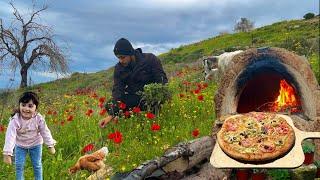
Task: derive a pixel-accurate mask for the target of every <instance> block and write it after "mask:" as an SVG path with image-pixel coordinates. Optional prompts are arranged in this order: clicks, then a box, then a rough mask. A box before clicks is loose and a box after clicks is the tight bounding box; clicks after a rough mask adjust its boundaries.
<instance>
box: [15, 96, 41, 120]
mask: <svg viewBox="0 0 320 180" xmlns="http://www.w3.org/2000/svg"><path fill="white" fill-rule="evenodd" d="M30 100H32V102H33V104H35V105H36V108H37V109H38V106H39V97H38V95H37V94H36V93H34V92H31V91H27V92H24V93H23V94H22V95H21V96H20V98H19V104H20V103H28V102H29V101H30ZM19 112H20V111H19V108H18V109H15V110H14V112H13V113H12V114H11V116H14V115H15V114H16V113H19Z"/></svg>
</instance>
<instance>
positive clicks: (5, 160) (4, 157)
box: [3, 155, 12, 165]
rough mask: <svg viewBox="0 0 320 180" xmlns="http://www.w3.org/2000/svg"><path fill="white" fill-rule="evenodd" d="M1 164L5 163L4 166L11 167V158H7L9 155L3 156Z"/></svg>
mask: <svg viewBox="0 0 320 180" xmlns="http://www.w3.org/2000/svg"><path fill="white" fill-rule="evenodd" d="M3 162H4V163H6V164H9V165H11V164H12V159H11V156H9V155H3Z"/></svg>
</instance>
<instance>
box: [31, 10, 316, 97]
mask: <svg viewBox="0 0 320 180" xmlns="http://www.w3.org/2000/svg"><path fill="white" fill-rule="evenodd" d="M264 46H273V47H282V48H286V49H288V50H290V51H293V52H296V53H297V54H299V55H307V56H308V59H309V60H310V63H311V65H312V68H313V69H314V71H315V74H316V76H317V79H318V81H319V80H320V73H319V66H320V65H319V16H317V17H315V18H313V19H309V20H290V21H282V22H277V23H274V24H271V25H267V26H264V27H260V28H257V29H255V30H253V31H251V32H249V33H234V34H224V35H219V36H216V37H211V38H208V39H206V40H202V41H200V42H197V43H193V44H189V45H185V46H180V47H178V48H174V49H171V50H170V51H169V52H167V53H164V54H161V55H159V58H160V59H161V60H162V61H163V65H164V68H165V70H166V72H168V73H169V74H170V72H174V71H176V70H177V69H179V67H176V66H175V65H174V64H175V63H183V64H188V63H190V62H194V61H196V60H197V59H198V58H200V57H202V56H207V55H219V54H221V53H222V52H224V51H234V50H237V49H248V48H252V47H264ZM112 72H113V68H110V69H108V70H103V71H99V72H96V73H90V74H84V73H74V74H72V76H71V77H70V78H64V79H59V80H56V81H52V82H48V83H42V84H38V85H35V86H33V87H32V88H38V87H41V88H44V89H48V90H50V91H56V92H57V93H61V94H64V93H66V92H67V91H73V90H75V89H77V88H85V87H86V88H88V87H91V88H94V89H105V88H107V89H110V87H111V85H112V75H113V73H112Z"/></svg>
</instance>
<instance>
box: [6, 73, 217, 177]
mask: <svg viewBox="0 0 320 180" xmlns="http://www.w3.org/2000/svg"><path fill="white" fill-rule="evenodd" d="M199 73H201V71H200V69H199V68H197V69H192V68H188V69H184V70H183V75H182V76H181V77H178V78H171V79H170V83H169V89H170V90H171V91H173V92H174V93H173V97H172V99H171V101H170V102H168V103H166V104H164V105H163V108H162V111H161V113H160V114H159V115H158V116H157V117H156V118H155V119H147V118H146V117H145V116H144V114H145V112H142V113H141V114H139V115H136V114H134V115H133V117H131V118H128V119H125V118H120V119H119V122H118V123H110V124H108V125H107V127H106V128H105V129H101V128H99V127H98V122H99V120H100V119H101V118H103V116H101V115H100V114H99V112H100V110H101V109H100V107H98V105H99V100H98V99H99V98H98V97H107V98H110V95H106V94H105V93H103V92H98V91H96V92H95V93H96V94H97V95H98V97H97V98H94V97H92V95H93V93H94V92H88V93H87V94H85V95H76V94H74V93H73V92H72V91H70V92H68V93H67V94H65V95H63V96H58V97H55V98H54V100H52V99H51V97H53V96H54V95H52V94H49V93H48V92H50V91H48V92H46V91H45V90H42V89H41V92H40V93H39V95H40V97H41V99H42V101H41V106H40V109H39V111H40V112H41V114H43V115H45V116H46V122H47V124H48V126H49V128H50V129H51V131H52V134H53V137H54V138H55V139H56V140H57V141H58V144H57V146H56V150H57V154H56V155H54V156H52V155H49V154H48V152H47V149H46V148H44V152H43V166H44V174H45V177H46V178H52V179H54V178H55V177H61V178H62V179H66V178H80V177H83V176H88V175H89V173H86V172H85V171H83V172H79V173H77V174H76V175H73V176H70V175H68V173H67V170H68V168H69V167H71V166H72V165H73V164H74V163H75V162H76V160H77V159H78V157H80V156H81V153H80V152H81V149H82V148H83V147H84V146H85V145H87V144H89V143H94V144H95V146H96V149H99V148H101V147H103V146H107V147H108V148H109V151H110V154H109V156H108V157H107V164H108V165H110V166H112V168H113V169H114V171H117V172H121V171H128V170H130V169H132V168H134V167H136V166H137V165H139V164H141V163H142V162H145V161H147V160H149V159H153V158H155V157H156V156H161V155H162V154H163V152H164V150H165V149H167V148H168V147H170V146H173V145H175V144H177V143H179V142H181V141H188V140H191V139H194V138H195V137H193V136H192V131H193V130H194V129H199V131H200V136H204V135H210V132H211V125H212V123H213V122H214V119H215V116H214V112H213V109H214V108H213V95H214V92H215V90H216V85H215V84H214V83H211V84H209V86H208V87H206V88H205V87H203V89H202V90H201V92H200V93H199V94H194V93H193V92H191V91H194V90H195V89H197V88H198V85H200V86H201V85H202V86H203V83H201V82H200V80H199V78H198V77H200V74H199ZM184 81H190V82H191V83H192V84H191V85H190V86H188V87H186V86H185V85H184V84H183V82H184ZM180 94H184V96H185V97H182V98H181V97H180ZM200 95H202V96H203V97H204V100H199V99H198V96H200ZM88 109H92V110H93V111H94V113H93V114H92V116H87V115H86V114H85V113H86V112H87V110H88ZM49 110H51V111H56V112H57V115H50V114H48V111H49ZM70 115H72V116H73V117H74V118H73V120H72V121H70V122H69V121H67V118H68V116H70ZM4 119H5V120H4V121H2V122H1V124H8V121H7V119H9V114H7V113H6V114H5V118H4ZM62 123H63V125H62ZM152 123H157V124H159V125H160V126H161V130H160V131H157V132H153V131H151V128H150V127H151V125H152ZM116 130H118V131H120V132H121V133H122V134H123V141H122V143H121V144H120V145H117V144H115V143H114V142H112V141H111V140H109V139H108V138H107V136H108V134H109V133H112V132H114V131H116ZM4 136H5V134H4V132H2V133H0V146H1V147H3V145H4ZM0 171H1V172H6V173H1V175H0V179H2V178H5V177H8V178H9V179H13V178H14V169H13V168H12V167H8V166H6V165H4V164H3V163H1V164H0ZM25 174H26V177H32V174H33V173H32V168H31V164H30V161H28V163H27V166H26V171H25Z"/></svg>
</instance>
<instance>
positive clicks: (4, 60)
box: [0, 2, 68, 87]
mask: <svg viewBox="0 0 320 180" xmlns="http://www.w3.org/2000/svg"><path fill="white" fill-rule="evenodd" d="M10 5H11V7H12V9H13V20H12V21H11V25H9V26H8V28H5V27H4V24H3V20H2V19H1V18H0V63H1V64H6V65H7V66H8V69H10V70H12V71H15V70H16V68H17V67H20V75H21V83H20V87H27V84H28V83H27V81H28V70H29V68H30V67H32V68H34V69H37V68H43V69H46V70H49V71H50V72H56V73H67V72H68V63H67V58H66V56H65V51H64V50H66V49H64V50H63V49H62V48H60V47H58V45H57V44H56V42H55V41H54V40H53V38H54V36H53V33H52V29H51V28H50V27H48V26H45V25H43V24H41V23H38V21H39V15H40V13H41V12H42V11H45V10H46V9H47V8H48V7H47V6H46V5H44V6H43V7H41V8H38V10H36V6H35V4H33V9H32V11H31V13H30V14H26V15H22V14H21V13H20V12H19V10H18V9H17V8H16V7H15V6H14V4H13V3H12V2H11V3H10Z"/></svg>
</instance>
